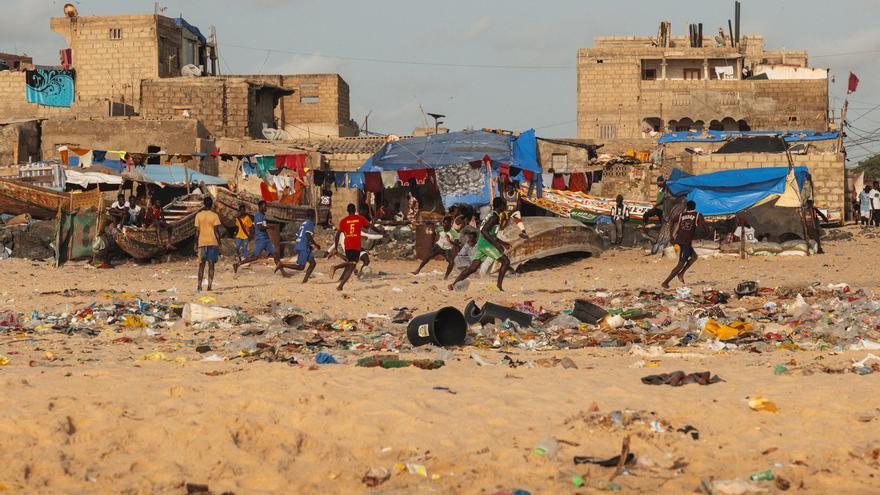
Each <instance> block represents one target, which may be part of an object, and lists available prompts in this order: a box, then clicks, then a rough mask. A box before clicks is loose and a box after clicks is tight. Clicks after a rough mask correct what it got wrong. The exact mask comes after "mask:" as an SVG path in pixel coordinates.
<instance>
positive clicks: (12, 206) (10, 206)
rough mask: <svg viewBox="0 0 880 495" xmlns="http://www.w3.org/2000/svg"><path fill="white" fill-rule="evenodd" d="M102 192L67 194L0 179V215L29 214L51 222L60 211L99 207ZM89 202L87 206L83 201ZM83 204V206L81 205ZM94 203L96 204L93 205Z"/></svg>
mask: <svg viewBox="0 0 880 495" xmlns="http://www.w3.org/2000/svg"><path fill="white" fill-rule="evenodd" d="M99 197H100V191H98V192H97V195H96V194H95V193H92V192H91V191H87V192H84V193H66V192H60V191H55V190H52V189H46V188H44V187H39V186H33V185H30V184H27V183H25V182H21V181H16V180H7V179H0V213H8V214H10V215H20V214H22V213H28V214H30V216H32V217H33V218H36V219H39V220H51V219H53V218H55V216H56V215H57V214H58V209H59V208H60V209H62V210H70V209H73V208H77V207H80V206H97V204H98V198H99ZM81 199H83V200H87V201H85V203H88V205H87V204H85V203H83V202H82V201H77V200H81ZM79 203H83V204H79ZM92 203H94V204H92Z"/></svg>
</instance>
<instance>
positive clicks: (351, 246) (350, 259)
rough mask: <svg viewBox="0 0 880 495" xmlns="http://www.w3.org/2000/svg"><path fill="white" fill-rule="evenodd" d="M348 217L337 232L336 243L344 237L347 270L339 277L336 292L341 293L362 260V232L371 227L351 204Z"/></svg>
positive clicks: (340, 223)
mask: <svg viewBox="0 0 880 495" xmlns="http://www.w3.org/2000/svg"><path fill="white" fill-rule="evenodd" d="M346 210H347V211H348V216H347V217H345V218H343V219H342V221H340V222H339V230H338V231H336V242H337V243H338V242H339V238H340V237H343V238H344V241H343V246H344V247H345V260H346V263H345V269H344V270H343V271H342V276H341V277H339V286H338V287H336V290H338V291H341V290H342V288H343V287H345V283H346V282H348V279H349V278H351V274H352V272H354V268H355V265H356V264H357V262H358V260H359V259H360V258H361V249H362V248H361V230H363V228H364V227H366V226H368V225H370V222H369V220H367V219H366V218H364V217H363V216H361V215H358V214H357V208H356V207H355V206H354V205H353V204H351V203H349V204H348V207H347V208H346Z"/></svg>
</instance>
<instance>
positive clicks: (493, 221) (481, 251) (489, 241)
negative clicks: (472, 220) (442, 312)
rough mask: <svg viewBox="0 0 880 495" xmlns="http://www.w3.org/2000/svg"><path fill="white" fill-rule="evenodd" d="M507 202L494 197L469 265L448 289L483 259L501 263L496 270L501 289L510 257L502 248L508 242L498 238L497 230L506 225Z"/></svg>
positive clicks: (505, 246)
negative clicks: (490, 210)
mask: <svg viewBox="0 0 880 495" xmlns="http://www.w3.org/2000/svg"><path fill="white" fill-rule="evenodd" d="M506 210H507V204H506V203H505V202H504V199H503V198H495V199H494V200H492V212H491V213H490V214H489V215H488V216H487V217H486V220H485V221H484V222H483V226H482V227H480V240H479V241H477V252H476V254H475V255H474V260H473V261H472V262H471V265H470V266H469V267H467V268H465V270H464V271H463V272H461V273H460V274H459V275H458V277H457V278H456V279H455V281H454V282H452V283H451V284H450V285H449V290H452V289H453V287H455V284H457V283H459V282H461V281H462V280H464V279H466V278H468V277H470V276H471V275H472V274H473V273H474V272H476V271H477V270H479V269H480V265H482V264H483V260H484V259H487V258H489V259H493V260H496V261H499V262H500V263H501V268H500V269H499V270H498V290H500V291H503V290H504V288H503V287H502V284H503V283H504V275H506V274H507V270H508V269H510V259H509V258H508V257H507V256H505V255H504V250H505V249H508V248H510V244H508V243H506V242H504V241H502V240H501V239H499V238H498V232H499V231H500V230H503V229H504V227H506V225H505V223H506V222H507V219H506V217H507V213H506Z"/></svg>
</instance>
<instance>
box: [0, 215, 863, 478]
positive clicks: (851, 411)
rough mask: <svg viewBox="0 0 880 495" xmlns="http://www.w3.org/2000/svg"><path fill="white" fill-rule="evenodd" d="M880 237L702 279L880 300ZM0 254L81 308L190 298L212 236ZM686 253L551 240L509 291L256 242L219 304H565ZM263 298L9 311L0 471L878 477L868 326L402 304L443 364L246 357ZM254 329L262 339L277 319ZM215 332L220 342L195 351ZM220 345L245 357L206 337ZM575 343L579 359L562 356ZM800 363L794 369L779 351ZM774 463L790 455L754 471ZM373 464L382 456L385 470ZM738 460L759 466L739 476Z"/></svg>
mask: <svg viewBox="0 0 880 495" xmlns="http://www.w3.org/2000/svg"><path fill="white" fill-rule="evenodd" d="M854 231H855V230H854ZM875 245H876V240H874V239H871V238H866V237H864V236H862V235H861V234H858V233H857V235H856V238H855V239H854V240H852V241H845V242H832V243H829V244H828V246H827V247H826V251H827V254H825V255H822V256H816V257H809V258H806V257H803V258H801V257H775V258H762V257H753V258H750V259H748V260H740V259H738V258H731V257H724V258H713V259H703V260H700V261H699V262H698V263H697V264H696V265H695V267H694V269H693V271H692V274H690V277H689V280H688V283H689V287H690V288H691V289H692V290H693V291H695V292H698V291H702V290H703V289H704V288H707V287H713V288H717V289H723V290H725V291H728V292H732V291H733V288H734V287H735V285H736V284H737V283H738V282H740V281H743V280H757V281H759V283H760V285H761V287H771V288H780V287H786V288H790V289H791V290H792V291H794V292H799V291H805V290H806V288H808V287H810V286H811V285H814V284H818V285H820V286H825V285H827V284H839V283H846V284H849V287H850V289H851V290H852V291H854V292H856V291H858V290H863V291H864V293H865V296H866V297H867V298H869V299H872V300H873V298H874V297H875V295H874V292H875V291H876V276H874V275H873V274H872V273H871V272H872V270H871V269H870V267H872V266H875V265H876V263H877V262H878V261H880V254H877V252H876V251H873V248H874V246H875ZM0 264H2V270H3V273H4V274H5V275H6V283H5V284H4V286H3V288H2V290H0V314H2V313H3V312H4V311H11V312H12V313H15V314H18V315H24V316H19V317H20V318H26V317H27V315H29V314H30V313H31V312H32V311H34V310H36V311H37V312H54V313H56V314H64V313H67V314H70V313H72V312H74V311H76V310H77V309H78V308H83V307H87V306H89V305H90V304H92V303H97V304H98V305H101V304H107V303H108V302H109V301H111V300H113V299H114V298H119V297H124V298H131V297H134V298H139V299H142V300H145V301H159V300H168V299H169V298H176V300H177V302H178V303H180V304H183V303H186V302H196V301H197V300H198V299H199V297H202V296H203V295H204V294H202V295H196V294H195V293H194V288H195V282H196V281H195V276H194V274H195V270H196V265H195V261H194V260H187V261H173V262H170V263H155V264H145V265H137V264H134V263H127V264H125V265H122V266H119V267H117V268H115V269H113V270H97V269H94V268H91V267H89V266H87V265H85V264H78V263H71V264H68V265H66V266H64V267H62V268H60V269H55V268H52V267H51V266H50V265H49V264H48V263H42V262H30V261H24V260H4V261H0ZM673 264H674V262H673V261H669V260H666V259H662V258H659V257H645V255H644V253H643V252H642V251H640V250H636V249H625V250H619V251H609V252H606V253H605V254H604V255H603V256H601V257H599V258H583V259H562V260H554V261H552V262H544V263H540V264H538V265H537V266H533V267H525V270H523V273H518V274H514V275H511V276H510V278H509V279H508V281H507V283H506V286H505V287H506V289H507V291H506V292H504V293H501V292H497V291H495V290H492V289H491V287H492V286H493V285H494V279H493V278H482V279H479V278H474V279H473V280H472V282H471V285H470V287H469V288H468V289H467V290H466V291H463V292H449V291H447V290H445V283H444V282H443V280H442V274H441V273H440V272H439V270H441V269H442V268H443V264H442V263H440V262H435V263H432V264H429V265H428V267H427V268H426V271H425V273H424V274H423V275H420V276H412V275H410V274H409V272H410V271H411V270H412V269H414V267H415V266H414V262H403V261H393V262H389V261H382V260H375V261H374V263H373V266H372V269H373V275H372V276H371V277H368V278H366V279H363V280H353V281H352V282H351V283H350V285H349V286H348V287H346V291H345V292H344V294H339V293H337V292H336V291H335V290H334V287H335V286H334V284H333V282H332V281H331V280H330V279H329V277H328V273H329V268H328V266H329V264H328V263H327V262H326V261H320V262H319V265H318V269H317V273H316V277H315V279H314V280H313V281H311V282H310V283H309V284H306V285H301V284H300V283H299V281H300V277H299V276H294V277H293V278H291V279H282V278H280V277H277V276H272V274H271V266H270V265H269V264H255V265H253V266H252V267H250V268H247V269H245V270H243V271H242V273H241V274H240V275H239V276H238V277H237V278H234V277H233V274H232V271H231V267H230V266H229V263H228V260H221V265H220V268H219V270H218V274H217V277H216V280H215V288H216V290H215V291H214V292H213V293H212V294H211V296H213V297H214V298H216V302H215V303H213V304H216V305H219V306H223V307H233V306H234V307H239V308H241V309H243V310H244V311H246V312H247V313H248V314H252V315H271V314H272V311H276V312H277V311H278V308H279V307H283V308H285V309H284V311H289V310H296V311H298V312H299V313H301V314H302V315H304V316H305V318H306V321H307V322H311V321H317V320H322V319H328V320H337V319H349V320H354V321H360V320H363V319H364V318H366V317H367V315H368V313H371V314H373V315H374V316H373V318H371V319H370V320H369V321H372V322H375V321H379V322H382V321H386V320H383V319H382V316H385V315H393V314H395V313H396V310H395V309H394V308H397V307H401V306H406V307H407V308H409V310H410V311H411V312H412V313H414V314H420V313H424V312H427V311H432V310H435V309H437V308H439V307H442V306H455V307H458V308H460V309H461V308H463V307H464V305H465V304H466V303H467V302H469V301H470V300H476V301H477V302H478V303H482V302H485V301H492V302H496V303H499V304H514V303H520V302H523V301H533V304H534V306H536V307H538V306H543V307H544V308H547V309H548V310H552V311H554V312H558V311H561V310H564V309H570V308H571V307H572V304H573V301H574V299H576V298H582V297H587V298H590V297H593V296H595V294H596V293H597V292H600V291H619V290H624V289H629V290H631V291H638V290H640V289H650V290H658V287H659V282H660V281H661V280H662V278H663V277H664V276H665V275H666V274H667V273H668V271H669V270H670V269H671V267H672V265H673ZM65 291H66V292H65ZM669 292H670V293H674V292H675V288H674V287H673V289H672V290H670V291H669ZM730 304H731V305H733V306H735V305H736V304H737V303H735V302H733V301H731V303H730ZM273 308H274V309H273ZM607 309H611V308H610V307H609V308H607ZM377 315H378V316H377ZM270 317H271V316H266V318H270ZM259 321H260V320H257V322H251V323H242V324H235V325H233V324H221V325H217V326H216V328H198V327H190V326H187V325H184V324H180V323H178V324H174V325H172V324H171V323H169V324H168V325H167V326H164V327H161V328H160V329H159V330H158V331H156V332H149V331H147V329H144V328H126V327H123V326H121V325H107V326H101V325H99V326H98V331H96V332H95V334H94V335H89V334H86V333H83V332H71V333H70V335H66V334H64V333H61V332H58V331H49V330H45V329H43V330H40V329H37V330H31V331H24V330H22V331H17V332H16V331H7V332H0V355H2V356H5V357H6V358H7V359H8V361H9V362H8V364H6V365H5V366H2V367H0V382H2V384H3V390H4V392H5V394H4V397H5V401H4V402H5V404H4V406H5V407H4V410H5V414H3V415H2V417H0V441H2V445H3V448H2V450H0V490H3V491H6V492H8V493H47V494H49V493H100V494H104V493H107V494H110V493H113V494H118V493H123V494H150V493H206V490H209V491H210V493H216V494H220V493H236V494H260V493H377V494H378V493H382V494H404V493H406V494H409V493H481V494H494V493H496V492H509V491H511V490H514V489H521V490H526V491H528V492H530V493H532V494H537V493H541V494H543V493H604V492H606V491H617V490H619V491H620V492H621V493H709V492H707V490H713V493H717V494H723V493H746V491H739V492H738V491H736V490H737V489H742V490H745V489H754V490H762V491H766V492H767V493H782V492H784V491H788V492H792V493H815V494H820V493H872V492H874V491H876V489H877V488H876V487H877V485H878V481H877V480H876V479H875V477H876V475H877V472H878V471H877V469H878V466H880V433H878V430H877V424H878V422H880V398H878V397H877V393H876V392H877V390H878V385H877V380H878V377H880V374H877V373H874V374H866V375H860V374H857V373H853V372H851V371H850V369H849V368H850V367H851V365H852V363H853V361H856V360H861V359H863V358H865V357H866V356H867V355H868V354H869V353H870V352H871V351H870V350H867V351H866V350H846V349H836V348H834V347H832V346H827V347H825V348H822V349H818V350H808V351H805V350H798V349H797V346H795V347H794V348H793V349H792V348H791V346H773V345H767V346H764V347H762V348H761V349H763V351H762V350H760V349H756V350H751V351H748V350H742V349H733V350H721V351H713V350H711V349H709V348H706V347H705V346H688V347H679V348H677V350H675V351H674V352H665V353H663V352H661V354H659V355H653V356H646V355H645V353H646V352H648V351H647V350H646V348H647V345H644V346H630V345H628V344H627V345H624V346H621V347H613V348H599V347H586V348H581V349H563V348H547V349H545V350H528V349H524V348H522V346H501V347H497V348H495V347H491V346H485V345H466V346H464V347H460V348H453V349H449V350H444V349H440V348H436V347H429V348H416V349H411V348H410V347H409V346H408V344H405V340H406V337H405V325H404V324H392V323H390V321H388V322H387V323H385V324H381V325H377V326H381V327H382V328H381V330H383V331H384V332H385V333H386V334H389V335H391V337H390V339H391V340H393V341H395V342H396V343H395V344H394V345H395V346H397V347H398V348H400V349H401V354H400V356H401V357H402V358H431V359H442V360H444V361H445V365H444V366H443V367H442V368H440V369H435V370H423V369H419V368H415V367H408V368H404V369H384V368H364V367H358V366H355V363H356V361H357V360H358V359H359V358H361V357H363V356H368V355H370V354H376V353H375V352H372V351H370V350H358V348H357V347H356V346H352V347H349V348H343V347H341V346H339V345H338V342H336V345H335V347H334V346H333V345H330V344H328V346H327V348H326V349H325V350H326V351H327V352H329V353H330V354H332V355H333V356H334V357H335V358H336V359H337V360H338V361H339V362H340V364H336V365H317V364H315V360H314V352H313V349H311V348H309V350H306V349H305V348H304V347H303V348H299V349H297V350H295V351H291V355H293V356H294V359H287V360H276V361H274V362H273V361H270V360H266V359H260V358H259V357H256V356H250V357H247V356H246V357H237V356H232V358H230V356H229V352H228V350H229V349H230V345H231V344H234V343H235V342H237V341H239V340H241V339H242V338H243V336H242V333H243V332H248V330H249V329H253V328H256V327H258V326H259V325H258V323H259ZM267 321H268V320H267ZM359 326H360V327H361V328H363V323H361V324H360V325H359ZM306 328H307V329H308V328H309V323H307V325H306ZM372 330H373V332H372V333H376V332H377V331H378V330H379V329H378V328H373V329H372ZM580 331H582V332H591V331H592V330H588V329H584V330H580ZM344 332H345V331H342V334H343V336H344ZM575 332H578V330H575ZM338 333H339V332H337V335H336V336H335V337H334V338H336V339H337V340H338V338H339V335H338ZM352 333H356V332H352ZM151 334H152V335H151ZM255 335H256V337H255V338H256V339H257V340H259V339H261V338H264V337H265V336H266V334H262V335H261V334H259V333H255ZM539 340H540V337H539ZM200 344H201V345H208V346H210V347H211V348H212V350H211V351H210V352H208V353H200V352H197V351H196V349H195V348H196V347H197V346H198V345H200ZM392 347H394V346H392ZM538 347H540V346H538ZM215 351H216V353H217V354H218V356H219V357H223V358H225V359H224V360H221V361H217V362H210V361H208V362H206V361H203V359H204V358H205V356H206V355H210V354H212V353H214V352H215ZM661 351H662V350H661ZM874 352H876V351H874ZM157 353H161V355H159V354H157ZM475 353H476V354H477V355H479V357H480V360H482V361H483V362H485V363H491V364H497V363H499V362H500V361H501V360H502V358H504V357H505V356H509V360H510V361H513V362H514V363H519V365H517V366H515V367H511V366H507V365H504V364H500V365H495V366H485V365H480V364H478V362H477V360H475V359H474V357H473V356H472V355H473V354H475ZM382 354H388V351H383V352H382ZM159 356H161V357H159ZM563 358H569V359H570V360H571V362H573V363H574V365H575V367H571V366H568V367H566V366H562V365H560V364H559V363H560V360H563ZM566 361H567V360H566ZM780 364H781V365H784V366H785V367H786V370H787V371H785V372H784V373H775V372H774V367H776V366H777V365H780ZM676 370H683V371H685V372H687V373H690V372H699V371H710V372H711V373H712V374H713V375H718V376H719V377H720V378H721V379H722V380H723V381H720V382H718V383H714V384H711V385H705V386H703V385H699V384H696V383H693V384H688V385H685V386H682V387H671V386H665V385H664V386H651V385H646V384H643V383H642V382H641V380H640V378H641V377H644V376H645V375H649V374H655V373H668V372H672V371H676ZM777 371H778V370H777ZM747 396H751V397H754V396H761V397H765V398H767V399H769V400H771V401H772V402H773V403H775V405H776V406H778V409H779V410H778V411H777V412H768V411H756V410H753V409H752V408H750V406H749V402H748V400H747V399H746V397H747ZM688 426H689V427H690V428H687V427H688ZM679 430H682V431H679ZM694 432H697V433H696V434H694ZM627 437H628V438H629V452H631V453H633V454H634V455H635V457H634V460H633V461H632V463H630V464H627V465H626V466H621V468H622V469H620V470H616V469H615V468H614V467H602V466H599V465H594V464H575V463H574V462H573V459H574V457H575V456H590V457H596V458H610V457H613V456H615V455H618V454H620V453H621V446H622V443H623V442H624V439H625V438H627ZM548 439H550V440H551V444H552V445H553V446H554V448H553V449H551V450H556V447H558V451H556V452H552V451H550V452H541V451H536V450H535V447H536V446H538V445H539V444H541V443H542V442H543V441H545V440H548ZM407 465H409V467H407ZM767 470H771V471H772V473H773V475H772V476H773V478H774V479H772V480H766V481H754V482H747V481H746V480H749V477H750V476H752V475H754V474H756V473H761V472H764V471H767ZM618 471H622V472H618ZM368 472H369V473H372V474H373V475H374V476H376V477H378V478H379V479H378V480H376V481H374V482H371V481H370V479H369V478H368V479H366V480H365V478H364V477H365V474H367V473H368ZM386 473H387V479H385V478H386V476H385V475H386ZM730 480H740V481H741V482H742V483H740V484H739V485H736V484H735V483H733V481H731V482H730V483H727V484H725V483H724V482H725V481H730ZM375 483H378V486H369V485H371V484H375ZM197 485H202V486H197ZM578 485H582V486H578ZM712 487H714V488H712ZM743 487H747V488H743Z"/></svg>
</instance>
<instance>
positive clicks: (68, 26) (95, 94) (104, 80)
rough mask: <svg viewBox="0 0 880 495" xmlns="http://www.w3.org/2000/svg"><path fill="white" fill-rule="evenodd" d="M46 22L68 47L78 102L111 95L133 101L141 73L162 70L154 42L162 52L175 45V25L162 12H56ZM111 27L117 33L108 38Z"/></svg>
mask: <svg viewBox="0 0 880 495" xmlns="http://www.w3.org/2000/svg"><path fill="white" fill-rule="evenodd" d="M160 20H161V22H160ZM169 23H170V25H169ZM50 25H51V28H52V30H53V31H55V32H56V33H58V34H60V35H61V36H63V37H64V39H65V40H66V41H67V45H68V46H69V47H70V48H71V49H72V51H73V67H74V68H75V69H76V99H77V101H82V102H87V101H89V100H95V99H112V100H114V101H122V102H125V103H129V104H133V105H135V106H136V105H137V104H138V102H139V101H140V81H141V79H150V78H156V77H160V76H165V75H167V71H165V70H163V71H161V72H160V67H159V66H160V63H159V59H160V47H161V51H162V53H164V54H165V55H166V57H167V56H168V55H170V54H171V53H172V51H173V53H175V54H176V53H177V51H176V48H175V47H179V45H180V31H179V29H177V28H176V26H174V21H173V20H171V19H168V18H165V17H162V16H155V15H124V16H109V17H103V16H102V17H89V16H81V17H76V18H73V19H68V18H66V17H59V18H53V19H52V20H51V21H50ZM111 29H114V30H115V29H119V30H121V35H122V36H121V39H111V35H110V33H111ZM175 31H176V35H175V34H173V33H174V32H175ZM160 41H161V43H160ZM169 43H170V44H169ZM175 43H176V44H175Z"/></svg>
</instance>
